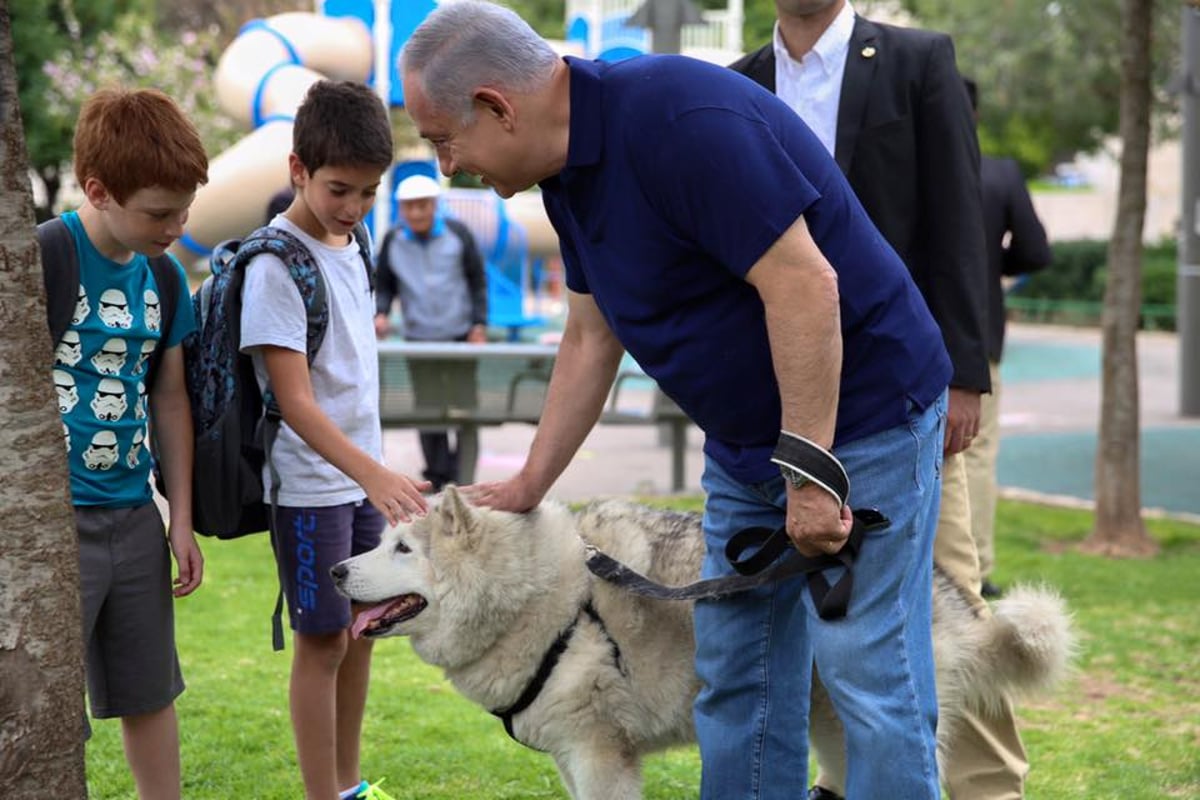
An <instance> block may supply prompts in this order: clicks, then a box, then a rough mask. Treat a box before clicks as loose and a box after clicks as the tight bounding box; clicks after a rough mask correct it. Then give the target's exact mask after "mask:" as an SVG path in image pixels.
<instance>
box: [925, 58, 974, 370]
mask: <svg viewBox="0 0 1200 800" xmlns="http://www.w3.org/2000/svg"><path fill="white" fill-rule="evenodd" d="M919 102H920V106H919V108H920V121H919V123H918V129H917V132H916V133H917V136H916V142H917V158H918V169H919V173H920V179H921V181H922V184H923V185H922V187H921V203H922V205H923V209H922V217H923V223H922V224H923V225H924V226H925V229H926V233H927V237H926V243H927V248H928V249H927V250H926V252H925V253H923V258H924V259H925V261H926V267H925V268H926V270H927V273H928V274H927V279H926V281H925V282H924V285H923V286H922V287H921V288H922V291H923V293H924V295H925V300H926V302H927V303H928V304H929V308H930V311H932V312H933V316H934V319H936V320H937V322H938V325H939V326H940V327H941V330H942V337H943V339H944V340H945V343H946V349H947V350H948V351H949V353H950V360H951V362H952V363H953V365H954V374H953V377H952V378H951V380H950V385H951V386H956V387H961V388H967V389H977V390H979V391H983V392H986V391H989V390H990V389H991V377H990V375H989V372H988V359H987V349H986V340H985V338H984V326H985V321H986V319H987V310H986V309H987V297H986V291H987V285H988V283H987V275H988V267H987V250H986V248H985V244H984V240H985V237H984V232H983V196H982V190H981V188H980V180H979V144H978V139H977V137H976V132H975V122H974V117H973V116H972V112H971V105H970V99H969V98H968V97H967V92H966V89H965V87H964V85H963V81H962V78H961V77H960V75H959V73H958V68H957V66H956V65H955V60H954V45H953V43H952V42H951V41H950V38H949V37H947V36H938V37H936V38H934V39H933V42H932V48H931V50H930V52H929V55H928V61H927V63H926V65H925V74H924V76H923V79H922V82H921V98H920V101H919Z"/></svg>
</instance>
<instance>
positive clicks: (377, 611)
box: [350, 603, 391, 639]
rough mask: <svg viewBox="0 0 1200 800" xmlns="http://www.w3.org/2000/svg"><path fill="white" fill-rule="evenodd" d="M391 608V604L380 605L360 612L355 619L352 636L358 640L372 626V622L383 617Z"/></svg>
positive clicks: (351, 631) (351, 630)
mask: <svg viewBox="0 0 1200 800" xmlns="http://www.w3.org/2000/svg"><path fill="white" fill-rule="evenodd" d="M390 606H391V603H380V604H379V605H377V606H371V607H370V608H368V609H366V610H364V611H360V612H359V613H358V616H357V617H355V618H354V625H353V626H352V627H351V628H350V635H351V636H353V637H354V638H355V639H357V638H358V637H359V636H362V632H363V631H364V630H366V628H367V626H368V625H370V624H371V621H372V620H376V619H379V618H380V617H382V616H383V615H384V614H385V613H386V612H387V610H388V608H389V607H390Z"/></svg>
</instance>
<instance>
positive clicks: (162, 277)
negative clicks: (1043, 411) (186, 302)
mask: <svg viewBox="0 0 1200 800" xmlns="http://www.w3.org/2000/svg"><path fill="white" fill-rule="evenodd" d="M149 261H150V271H151V272H153V273H154V283H155V285H156V286H157V287H158V303H159V308H160V309H161V310H162V324H161V327H160V328H159V331H160V333H161V334H162V338H161V339H159V340H158V345H157V346H156V347H155V348H154V352H153V353H151V354H150V364H149V368H148V370H147V373H146V385H147V386H153V385H154V378H155V377H156V376H157V375H158V365H159V364H160V363H161V362H162V354H163V352H164V351H166V349H167V348H166V342H167V337H168V336H169V335H170V332H171V326H172V325H173V324H174V323H175V307H176V306H177V305H178V304H179V270H178V269H176V267H175V260H174V259H173V258H171V257H170V256H169V255H167V254H166V253H163V254H162V255H161V256H158V257H156V258H151V259H149Z"/></svg>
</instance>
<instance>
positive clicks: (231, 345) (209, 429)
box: [183, 225, 375, 650]
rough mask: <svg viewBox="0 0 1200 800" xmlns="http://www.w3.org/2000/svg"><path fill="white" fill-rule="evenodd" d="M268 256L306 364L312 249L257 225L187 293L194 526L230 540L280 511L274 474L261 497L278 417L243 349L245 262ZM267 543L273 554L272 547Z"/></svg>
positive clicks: (325, 316) (278, 633)
mask: <svg viewBox="0 0 1200 800" xmlns="http://www.w3.org/2000/svg"><path fill="white" fill-rule="evenodd" d="M354 238H355V241H357V242H358V247H359V251H360V253H361V254H362V258H363V264H364V266H365V267H366V270H367V280H368V281H369V283H370V286H371V291H374V290H375V272H374V268H373V266H372V263H373V262H372V260H371V246H370V242H369V240H368V238H367V232H366V229H365V228H363V227H362V226H361V225H358V226H356V227H355V228H354ZM262 254H270V255H273V256H275V257H276V258H278V259H279V260H280V261H282V262H283V263H284V265H285V266H286V267H287V269H288V273H289V274H290V275H291V276H292V282H293V283H294V284H295V285H296V289H297V290H298V291H299V292H300V297H301V299H302V300H303V301H304V308H305V312H306V314H307V316H308V331H307V334H306V347H305V349H306V351H307V357H308V364H309V366H312V363H313V359H314V358H316V355H317V351H318V350H319V349H320V348H321V343H322V342H323V341H324V340H325V331H326V329H327V328H328V326H329V300H328V297H327V296H326V287H325V278H324V276H323V275H322V274H321V268H320V267H319V266H318V264H317V262H316V259H315V258H313V255H312V252H311V251H310V250H309V249H308V248H307V247H305V245H304V243H303V242H301V241H300V240H299V239H298V238H296V237H295V236H293V235H292V234H290V233H288V232H287V231H285V230H281V229H280V228H272V227H270V226H266V227H262V228H259V229H258V230H256V231H254V232H253V233H251V234H250V235H249V236H247V237H246V238H245V239H242V240H240V241H238V240H228V241H224V242H221V243H220V244H218V245H217V246H216V248H214V250H213V254H212V257H211V259H210V261H209V266H210V268H211V271H212V274H211V275H210V276H209V277H207V278H205V279H204V283H202V284H201V285H200V288H199V289H197V290H196V291H195V293H193V295H192V305H193V308H194V309H195V312H196V332H195V333H194V334H192V335H190V336H188V337H187V338H185V339H184V342H183V345H184V359H185V362H186V364H187V390H188V397H189V399H190V400H191V406H192V424H193V426H194V428H195V432H196V446H195V453H194V455H193V466H192V527H194V528H195V529H196V533H199V534H202V535H204V536H215V537H217V538H218V539H234V538H237V537H239V536H245V535H246V534H249V533H259V532H262V531H267V530H269V529H270V527H271V526H270V513H271V507H272V506H278V505H279V504H278V502H277V500H278V492H279V483H280V478H279V475H278V473H276V472H274V471H273V470H272V473H271V475H272V491H271V495H272V502H271V503H270V504H268V503H266V502H264V501H263V482H262V468H263V465H264V464H267V465H269V464H270V459H271V446H272V444H273V443H274V441H275V435H276V433H277V432H278V431H279V423H280V422H281V420H282V418H283V417H282V414H281V413H280V410H279V404H278V402H276V400H275V397H274V395H273V394H272V393H271V390H270V388H268V389H267V391H266V392H265V393H262V392H260V391H259V388H258V381H257V379H256V378H255V375H254V364H253V361H252V360H251V358H250V356H248V355H246V354H244V353H242V352H241V351H240V345H241V340H242V284H243V282H244V280H245V276H246V265H247V264H249V263H250V260H251V259H253V258H254V257H255V256H258V255H262ZM273 539H274V537H272V542H271V549H272V550H275V548H276V543H275V542H274V540H273ZM282 613H283V586H282V582H281V583H280V590H279V593H278V594H277V595H276V598H275V611H274V613H273V614H272V615H271V642H272V647H273V648H274V649H275V650H282V649H283V620H282Z"/></svg>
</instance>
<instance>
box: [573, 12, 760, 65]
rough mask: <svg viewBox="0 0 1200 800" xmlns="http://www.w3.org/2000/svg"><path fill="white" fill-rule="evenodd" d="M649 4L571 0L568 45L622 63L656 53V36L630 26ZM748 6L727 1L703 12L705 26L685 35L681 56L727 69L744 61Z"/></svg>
mask: <svg viewBox="0 0 1200 800" xmlns="http://www.w3.org/2000/svg"><path fill="white" fill-rule="evenodd" d="M646 1H647V0H567V3H566V12H567V42H568V44H572V45H577V46H578V47H579V48H580V49H581V50H582V54H583V56H584V57H585V58H598V59H601V60H603V61H620V60H622V59H625V58H630V57H631V56H636V55H641V54H643V53H652V52H655V50H654V36H653V35H652V34H651V33H650V31H648V30H647V29H645V28H638V27H634V26H631V25H629V18H630V17H632V16H633V15H634V14H635V13H636V12H637V11H638V9H639V8H641V7H642V5H643V4H645V3H646ZM743 3H744V0H728V3H727V5H726V7H725V8H723V9H709V10H705V11H702V12H701V17H702V18H703V22H701V23H700V24H698V25H687V26H685V27H684V28H683V30H682V31H681V37H680V44H681V45H682V48H681V50H680V52H681V53H683V54H684V55H687V56H691V57H692V58H699V59H702V60H704V61H711V62H713V63H716V64H728V63H730V62H732V61H736V60H737V59H739V58H741V57H742V55H744V53H743V51H742V21H743V18H744V8H743Z"/></svg>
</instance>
